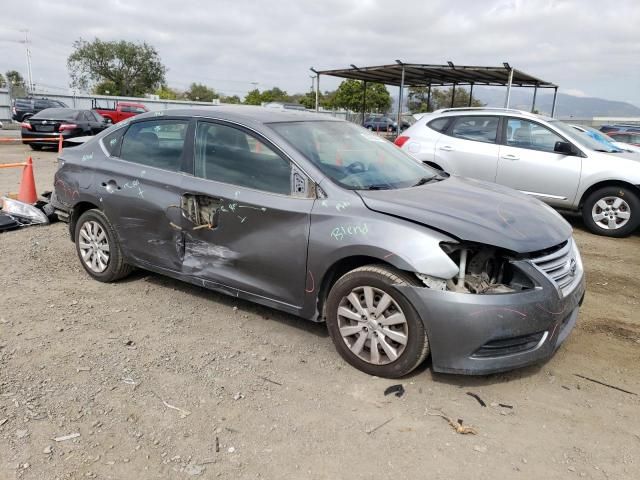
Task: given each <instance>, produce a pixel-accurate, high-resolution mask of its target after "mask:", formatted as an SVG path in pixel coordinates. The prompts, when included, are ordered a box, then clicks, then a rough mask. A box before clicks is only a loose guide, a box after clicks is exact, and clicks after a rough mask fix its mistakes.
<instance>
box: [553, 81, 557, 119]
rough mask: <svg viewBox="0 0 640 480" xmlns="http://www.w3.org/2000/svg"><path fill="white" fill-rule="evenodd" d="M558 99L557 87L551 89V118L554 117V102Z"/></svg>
mask: <svg viewBox="0 0 640 480" xmlns="http://www.w3.org/2000/svg"><path fill="white" fill-rule="evenodd" d="M557 101H558V87H555V88H554V89H553V104H552V105H551V118H554V115H555V113H556V102H557Z"/></svg>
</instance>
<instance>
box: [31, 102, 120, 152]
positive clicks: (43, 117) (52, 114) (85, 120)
mask: <svg viewBox="0 0 640 480" xmlns="http://www.w3.org/2000/svg"><path fill="white" fill-rule="evenodd" d="M109 125H111V124H110V123H108V122H107V121H106V120H105V119H104V118H103V117H102V116H101V115H100V114H99V113H96V112H94V111H92V110H74V109H72V108H48V109H46V110H42V111H41V112H38V113H36V114H35V115H34V116H32V117H30V118H28V119H26V120H25V121H24V122H22V125H21V126H22V140H23V142H22V143H28V144H29V146H30V147H31V148H32V149H34V150H41V149H42V147H46V146H52V145H55V146H56V147H57V145H58V144H57V143H56V140H57V139H59V138H60V135H62V138H63V142H64V140H67V139H69V138H72V137H84V136H87V135H95V134H96V133H100V132H101V131H102V130H104V129H105V128H108V127H109ZM31 138H38V139H45V140H41V141H28V140H29V139H31ZM47 138H51V140H46V139H47ZM24 140H27V141H24Z"/></svg>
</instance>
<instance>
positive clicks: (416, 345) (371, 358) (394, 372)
mask: <svg viewBox="0 0 640 480" xmlns="http://www.w3.org/2000/svg"><path fill="white" fill-rule="evenodd" d="M408 285H417V281H416V280H414V279H412V278H410V277H409V276H408V275H406V274H404V273H402V272H400V271H397V270H395V269H392V268H390V267H387V266H385V265H367V266H364V267H360V268H357V269H355V270H352V271H350V272H349V273H347V274H345V275H344V276H342V277H341V278H340V279H339V280H338V281H337V282H336V283H335V284H334V285H333V287H332V288H331V291H330V292H329V295H328V297H327V310H326V312H327V328H328V330H329V334H330V335H331V339H332V340H333V343H334V345H335V347H336V350H338V353H339V354H340V355H341V356H342V358H344V359H345V360H346V361H347V362H348V363H349V364H351V365H352V366H354V367H355V368H357V369H358V370H361V371H363V372H365V373H368V374H370V375H376V376H379V377H386V378H398V377H402V376H404V375H406V374H408V373H409V372H411V371H412V370H414V369H415V368H416V367H417V366H418V365H420V364H421V363H422V362H423V361H424V359H425V358H426V357H427V355H428V354H429V341H428V339H427V334H426V331H425V328H424V324H423V323H422V320H420V317H419V316H418V313H417V312H416V310H415V308H414V307H413V306H412V305H411V303H410V302H409V301H408V300H407V298H406V297H405V296H404V295H402V294H401V293H400V292H399V291H398V290H397V289H396V288H395V287H396V286H408Z"/></svg>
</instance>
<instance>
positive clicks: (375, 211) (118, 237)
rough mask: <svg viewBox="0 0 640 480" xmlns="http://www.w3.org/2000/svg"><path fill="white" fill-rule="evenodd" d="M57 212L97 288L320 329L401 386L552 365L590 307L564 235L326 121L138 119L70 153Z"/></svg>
mask: <svg viewBox="0 0 640 480" xmlns="http://www.w3.org/2000/svg"><path fill="white" fill-rule="evenodd" d="M59 163H60V167H59V169H58V171H57V173H56V176H55V195H54V198H53V203H54V204H55V206H56V208H57V209H58V211H59V216H61V217H65V218H66V219H67V220H68V221H69V228H70V233H71V237H72V239H73V241H74V242H75V246H76V249H77V252H78V256H79V258H80V262H81V264H82V266H83V267H84V269H85V270H86V271H87V273H88V274H89V275H90V276H91V277H93V278H94V279H96V280H99V281H102V282H112V281H115V280H118V279H120V278H123V277H124V276H126V275H127V274H128V273H129V272H130V271H131V270H132V269H133V268H134V267H138V268H143V269H146V270H151V271H154V272H157V273H160V274H163V275H168V276H170V277H174V278H177V279H180V280H184V281H187V282H190V283H193V284H196V285H200V286H203V287H205V288H209V289H212V290H217V291H221V292H225V293H228V294H230V295H233V296H236V297H240V298H244V299H247V300H251V301H254V302H256V303H260V304H263V305H267V306H270V307H273V308H276V309H279V310H282V311H285V312H289V313H292V314H295V315H298V316H301V317H303V318H306V319H309V320H312V321H316V322H320V321H326V323H327V327H328V330H329V333H330V335H331V338H332V340H333V342H334V344H335V347H336V349H337V350H338V352H339V353H340V355H341V356H342V357H343V358H344V359H345V360H346V361H347V362H349V363H350V364H351V365H353V366H354V367H356V368H358V369H360V370H362V371H364V372H367V373H369V374H372V375H378V376H382V377H399V376H402V375H405V374H407V373H409V372H411V371H412V370H413V369H414V368H416V367H417V366H418V365H420V364H421V363H422V362H423V361H424V360H425V359H426V358H427V357H428V356H429V355H430V356H431V359H432V366H433V370H434V371H438V372H453V373H465V374H480V373H490V372H496V371H501V370H508V369H511V368H515V367H520V366H524V365H527V364H531V363H533V362H538V361H541V360H543V359H546V358H548V357H550V356H551V355H552V354H553V353H554V352H555V351H556V349H557V348H558V347H559V346H560V344H561V343H562V342H563V341H564V340H565V339H566V338H567V336H568V335H569V333H570V332H571V330H572V328H573V326H574V325H575V322H576V318H577V316H578V309H579V306H580V304H581V302H582V300H583V297H584V291H585V287H584V278H583V268H582V262H581V259H580V254H579V252H578V249H577V247H576V244H575V242H574V240H573V238H572V231H571V227H570V226H569V225H568V224H567V222H565V221H564V220H563V219H562V217H560V216H559V215H558V214H557V213H556V212H555V211H553V210H552V209H551V208H549V207H547V206H546V205H544V204H543V203H541V202H539V201H538V200H535V199H532V198H530V197H527V196H525V195H522V194H520V193H518V192H516V191H514V190H510V189H508V188H504V187H500V186H498V185H495V184H488V183H483V182H479V181H475V180H470V179H466V178H460V177H455V176H448V175H447V174H445V173H443V172H440V171H435V170H432V169H431V168H429V167H427V166H425V165H423V164H420V163H418V162H416V161H415V160H413V159H412V158H411V157H409V156H407V155H406V154H405V153H404V152H402V151H401V150H399V149H398V148H396V147H395V146H394V145H392V144H391V143H389V142H387V141H386V140H383V139H381V138H379V137H378V136H376V135H374V134H372V133H370V132H368V131H366V130H364V129H362V128H361V127H358V126H356V125H353V124H351V123H348V122H345V121H340V120H336V119H332V118H328V117H323V116H319V115H316V114H309V113H301V112H276V111H273V110H269V109H264V108H259V107H255V108H254V107H215V108H212V109H207V110H191V109H190V110H175V111H166V112H162V113H158V112H156V113H150V114H145V115H139V116H137V117H135V118H134V119H131V120H129V121H125V122H121V123H119V124H117V125H114V126H113V127H111V128H109V129H108V130H106V131H105V132H103V133H102V134H99V135H98V136H96V137H95V138H93V139H91V140H89V141H88V142H87V143H86V144H84V145H82V146H80V147H77V148H74V149H70V150H65V151H64V153H63V155H62V156H61V157H60V159H59Z"/></svg>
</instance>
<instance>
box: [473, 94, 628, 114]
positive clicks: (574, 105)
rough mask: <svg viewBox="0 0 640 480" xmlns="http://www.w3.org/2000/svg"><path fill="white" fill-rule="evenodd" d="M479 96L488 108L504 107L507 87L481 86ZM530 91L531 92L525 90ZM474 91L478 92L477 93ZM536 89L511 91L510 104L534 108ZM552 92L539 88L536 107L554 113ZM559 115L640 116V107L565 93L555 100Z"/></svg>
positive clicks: (522, 108)
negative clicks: (533, 101)
mask: <svg viewBox="0 0 640 480" xmlns="http://www.w3.org/2000/svg"><path fill="white" fill-rule="evenodd" d="M478 90H479V91H478V92H477V95H474V96H477V98H478V99H479V100H480V101H481V102H483V103H486V104H487V106H489V107H502V106H504V96H505V93H506V89H503V91H500V90H493V89H491V90H489V89H478ZM525 90H529V91H525ZM474 93H475V92H474ZM532 99H533V92H532V91H531V89H519V88H515V89H513V90H511V101H510V105H509V106H510V107H511V108H517V109H520V110H531V101H532ZM552 103H553V93H552V92H551V91H547V92H544V91H543V92H541V91H540V90H538V96H537V98H536V110H538V111H539V112H541V113H547V114H549V113H551V104H552ZM556 109H557V111H556V117H559V118H568V117H574V118H591V117H640V108H638V107H636V106H635V105H632V104H630V103H627V102H618V101H614V100H605V99H604V98H595V97H576V96H574V95H567V94H565V93H558V100H557V102H556Z"/></svg>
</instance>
